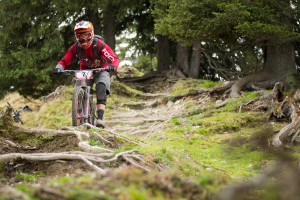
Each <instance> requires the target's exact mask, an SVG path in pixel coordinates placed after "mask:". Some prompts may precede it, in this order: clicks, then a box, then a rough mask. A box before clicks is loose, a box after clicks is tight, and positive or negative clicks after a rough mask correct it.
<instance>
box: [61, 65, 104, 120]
mask: <svg viewBox="0 0 300 200" xmlns="http://www.w3.org/2000/svg"><path fill="white" fill-rule="evenodd" d="M103 71H105V69H103V68H97V69H91V70H65V71H64V72H63V74H65V75H74V78H75V84H74V93H73V97H72V126H79V125H81V124H84V123H89V124H91V125H94V124H95V118H96V115H95V110H96V105H95V103H94V100H93V99H94V95H93V94H94V93H95V91H94V90H93V89H92V81H93V77H94V75H95V74H97V73H101V72H103Z"/></svg>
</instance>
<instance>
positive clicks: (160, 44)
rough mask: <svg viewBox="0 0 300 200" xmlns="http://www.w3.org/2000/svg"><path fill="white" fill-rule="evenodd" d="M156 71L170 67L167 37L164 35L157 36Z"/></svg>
mask: <svg viewBox="0 0 300 200" xmlns="http://www.w3.org/2000/svg"><path fill="white" fill-rule="evenodd" d="M157 40H158V41H157V71H159V72H161V71H165V70H168V69H169V68H170V67H169V65H170V53H169V39H168V38H167V37H165V36H161V35H158V36H157Z"/></svg>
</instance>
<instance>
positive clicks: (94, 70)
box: [61, 68, 106, 75]
mask: <svg viewBox="0 0 300 200" xmlns="http://www.w3.org/2000/svg"><path fill="white" fill-rule="evenodd" d="M85 70H86V71H93V73H101V72H104V71H106V68H96V69H85ZM79 71H82V70H64V71H63V72H61V74H66V75H69V74H73V73H76V72H79Z"/></svg>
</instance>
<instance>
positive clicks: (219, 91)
mask: <svg viewBox="0 0 300 200" xmlns="http://www.w3.org/2000/svg"><path fill="white" fill-rule="evenodd" d="M234 83H235V82H229V83H226V84H224V85H222V86H217V87H213V88H210V89H203V88H202V89H199V90H190V91H189V92H186V93H183V94H179V95H176V96H174V98H175V99H180V98H183V97H188V96H196V95H201V94H205V93H207V94H210V95H212V94H224V95H226V94H227V93H228V92H229V89H230V88H231V86H232V85H233V84H234Z"/></svg>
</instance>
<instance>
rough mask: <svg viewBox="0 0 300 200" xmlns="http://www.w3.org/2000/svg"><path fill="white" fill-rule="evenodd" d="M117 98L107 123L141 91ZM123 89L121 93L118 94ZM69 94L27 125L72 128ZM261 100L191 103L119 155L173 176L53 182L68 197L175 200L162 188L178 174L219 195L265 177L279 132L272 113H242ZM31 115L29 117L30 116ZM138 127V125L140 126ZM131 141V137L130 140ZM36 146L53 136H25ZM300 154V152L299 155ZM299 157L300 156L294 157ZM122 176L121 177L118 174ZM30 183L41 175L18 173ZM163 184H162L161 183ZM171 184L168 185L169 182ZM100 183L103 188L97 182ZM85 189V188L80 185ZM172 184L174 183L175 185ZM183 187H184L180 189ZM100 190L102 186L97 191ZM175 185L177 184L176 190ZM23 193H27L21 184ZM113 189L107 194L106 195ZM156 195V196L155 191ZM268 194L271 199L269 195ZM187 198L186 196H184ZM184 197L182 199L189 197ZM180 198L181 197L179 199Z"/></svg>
mask: <svg viewBox="0 0 300 200" xmlns="http://www.w3.org/2000/svg"><path fill="white" fill-rule="evenodd" d="M217 84H219V83H214V82H210V81H205V80H187V81H179V82H178V83H176V84H175V85H174V86H173V87H172V93H173V94H180V93H183V92H187V91H188V90H191V89H199V88H200V87H205V88H208V87H213V86H215V85H217ZM113 87H115V88H114V89H115V90H116V91H114V94H112V95H111V96H110V97H109V99H108V104H107V110H106V117H105V118H106V119H109V118H111V116H110V111H111V110H113V109H114V106H116V105H120V104H122V103H124V102H128V101H136V100H138V99H139V98H138V97H137V96H138V94H141V92H140V91H137V90H134V89H132V88H129V87H128V86H126V87H125V86H122V85H121V83H117V84H114V86H113ZM118 91H122V92H121V95H120V94H117V92H118ZM63 93H64V95H63V96H61V97H58V98H57V99H55V100H53V101H51V102H48V103H45V104H40V109H39V111H38V112H35V113H30V114H26V115H25V114H24V115H23V116H22V119H24V122H25V125H26V126H35V127H43V128H60V127H62V126H65V125H70V122H71V115H70V112H71V101H70V99H71V97H72V95H71V94H72V89H70V88H66V90H65V92H63ZM255 98H257V93H256V92H247V93H244V94H243V96H242V97H240V98H238V99H233V100H230V101H229V102H228V103H227V104H226V105H225V106H223V107H221V108H218V109H216V108H215V107H214V103H210V102H207V103H206V105H205V106H204V107H200V106H198V105H197V104H196V103H195V102H193V103H191V104H187V105H186V107H185V108H186V112H185V113H182V114H181V115H180V116H177V117H175V118H172V119H170V120H168V121H167V122H165V124H164V127H165V128H164V129H163V130H161V131H160V132H156V133H152V134H151V135H149V136H147V137H144V138H143V143H144V144H143V145H141V146H138V145H131V144H128V143H126V141H120V143H122V145H120V147H119V148H118V149H115V151H114V153H118V152H122V151H128V150H132V149H136V150H138V152H139V153H141V154H143V155H144V157H143V159H144V160H145V161H148V162H154V163H155V164H159V165H161V166H165V169H166V171H164V172H163V173H165V174H167V175H168V177H167V178H165V179H163V178H162V177H164V176H162V175H161V174H160V175H157V174H155V173H151V175H153V176H151V177H150V175H149V176H148V175H147V174H142V172H141V171H135V169H132V168H130V169H120V171H118V172H115V171H114V174H113V175H111V176H110V177H106V178H105V177H104V178H101V179H100V180H99V179H97V178H96V177H93V176H88V175H82V176H80V177H60V178H58V179H54V180H52V181H51V182H50V183H49V184H50V185H52V186H65V185H68V186H67V187H61V188H62V193H63V194H64V195H66V196H65V197H66V198H68V199H88V198H90V199H101V198H102V199H116V198H119V199H158V200H159V199H172V196H171V195H170V194H167V193H168V191H165V190H166V189H165V188H163V189H162V188H161V187H162V185H164V184H163V183H165V182H167V183H168V185H169V186H170V184H171V183H173V182H171V181H170V180H171V179H172V177H173V174H176V175H177V176H179V177H183V178H188V179H191V180H193V181H196V182H197V183H198V184H199V185H200V186H201V187H203V188H204V190H205V191H209V192H211V193H214V192H216V191H218V190H219V189H220V187H221V186H223V185H224V184H225V183H228V182H229V181H232V180H236V179H239V180H245V179H248V178H250V177H252V176H253V175H256V174H259V173H260V172H261V168H262V166H263V165H264V163H265V162H268V161H270V160H272V159H274V157H273V156H272V154H270V152H269V151H268V149H267V148H265V146H264V145H266V144H267V138H269V137H270V134H272V133H273V130H274V129H276V130H277V129H279V128H280V126H278V125H276V126H271V125H270V123H268V122H267V118H268V116H267V114H262V113H258V112H243V111H242V112H239V109H240V107H241V106H243V105H244V104H245V103H247V102H249V101H251V100H253V99H255ZM27 117H28V118H27ZM137 125H138V124H137ZM127 137H131V136H127ZM19 139H20V140H23V141H26V142H28V143H30V144H36V143H38V142H41V141H47V140H51V139H52V138H51V137H48V136H47V135H45V136H43V137H41V138H35V137H32V138H26V137H25V136H24V138H22V135H21V138H19ZM89 142H90V144H91V145H95V146H101V145H103V144H102V143H101V142H99V140H96V139H93V138H91V139H90V141H89ZM298 152H299V151H298ZM293 156H294V157H295V158H298V157H299V153H293ZM115 173H116V174H115ZM18 176H19V177H18V178H19V179H20V180H24V181H29V182H31V181H34V180H35V178H37V177H32V176H31V175H29V174H21V173H20V174H18ZM155 181H157V182H155ZM164 181H165V182H164ZM95 182H97V184H98V185H97V184H95ZM78 185H80V186H81V187H79V186H78ZM171 185H172V184H171ZM177 186H178V185H177ZM97 187H98V188H97ZM172 187H175V186H172ZM166 188H168V187H166ZM20 189H21V190H25V189H24V188H22V187H21V186H20ZM104 190H105V191H109V192H106V193H104V192H103V191H104ZM154 191H156V192H154ZM262 195H267V194H263V192H262ZM183 196H184V195H183ZM183 196H181V197H182V199H184V198H183ZM179 199H180V198H179Z"/></svg>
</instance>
